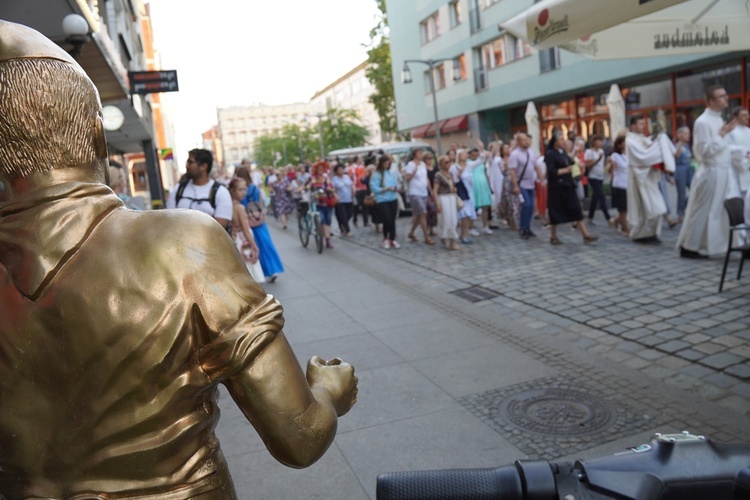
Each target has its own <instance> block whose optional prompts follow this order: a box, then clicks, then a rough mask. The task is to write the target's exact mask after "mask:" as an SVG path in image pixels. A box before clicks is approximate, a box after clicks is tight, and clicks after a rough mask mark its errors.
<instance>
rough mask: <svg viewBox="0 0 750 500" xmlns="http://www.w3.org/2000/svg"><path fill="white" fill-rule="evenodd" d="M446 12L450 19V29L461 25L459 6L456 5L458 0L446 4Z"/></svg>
mask: <svg viewBox="0 0 750 500" xmlns="http://www.w3.org/2000/svg"><path fill="white" fill-rule="evenodd" d="M448 12H449V13H450V18H451V28H455V27H456V26H458V25H459V24H461V4H459V3H458V0H453V1H452V2H451V3H449V4H448Z"/></svg>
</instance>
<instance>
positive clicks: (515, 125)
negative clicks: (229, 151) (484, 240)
mask: <svg viewBox="0 0 750 500" xmlns="http://www.w3.org/2000/svg"><path fill="white" fill-rule="evenodd" d="M533 3H534V1H533V0H502V1H501V0H420V1H418V2H402V1H400V0H387V9H388V20H389V24H390V31H391V56H392V65H393V68H392V70H393V77H394V87H395V89H394V90H395V95H396V107H397V113H398V123H399V129H400V130H403V131H409V132H411V133H412V135H413V136H415V137H421V138H423V140H427V141H428V142H429V141H430V140H432V141H433V143H434V137H435V135H436V134H435V130H434V129H435V127H434V125H433V121H434V115H433V110H434V108H433V105H432V94H431V93H430V91H429V88H430V87H429V80H428V78H430V76H432V77H433V78H434V82H435V88H436V91H435V97H436V99H437V110H438V115H439V126H440V127H441V132H442V134H443V141H442V142H443V146H444V147H445V146H447V145H448V144H449V143H450V142H454V141H455V142H459V143H464V144H467V145H468V144H470V143H473V142H474V140H475V139H476V138H482V139H483V140H485V141H486V140H492V139H494V138H499V139H504V140H507V139H508V138H509V137H510V136H511V135H512V134H513V133H514V132H515V131H517V130H523V129H525V127H526V124H525V118H524V115H525V112H526V106H527V103H528V102H529V101H532V102H534V103H535V104H536V107H537V109H538V111H539V117H540V122H541V130H542V137H541V138H537V140H545V139H547V138H548V137H549V136H550V133H551V131H552V129H553V128H558V129H561V130H563V131H565V132H570V131H572V132H574V133H576V134H577V135H581V136H583V137H588V136H589V135H591V134H592V133H603V134H605V135H611V134H612V132H617V131H611V130H610V129H609V115H608V110H607V106H606V102H605V98H606V95H607V93H608V92H609V87H610V85H611V84H612V83H617V84H618V85H619V86H620V88H621V90H622V93H623V96H624V98H625V101H626V109H627V112H628V113H629V114H630V113H635V112H642V113H644V114H646V115H647V116H648V117H649V119H650V122H651V124H652V125H655V124H657V123H658V124H659V126H660V127H661V128H664V129H666V131H667V132H669V133H672V132H673V131H674V130H675V129H676V127H679V126H681V125H683V124H685V125H692V122H693V121H694V120H695V118H697V116H698V115H699V114H700V113H701V112H702V111H703V109H704V104H703V98H702V94H703V90H704V88H705V86H707V85H709V84H711V83H721V84H723V85H724V86H725V87H726V89H727V92H728V93H729V95H730V107H731V106H734V105H739V104H744V105H747V104H748V102H749V101H750V82H749V81H748V64H749V62H748V59H749V58H748V55H750V51H748V52H732V53H717V54H700V55H690V56H672V57H659V58H643V59H632V60H617V61H594V60H590V59H587V58H585V57H583V56H581V55H578V54H574V53H572V52H568V51H565V50H562V49H557V48H554V49H548V50H543V51H537V50H535V49H532V48H531V47H529V46H528V45H527V44H526V43H524V42H523V41H522V40H519V39H517V38H515V37H514V36H513V35H511V34H510V33H506V32H504V31H503V30H501V29H500V28H499V25H500V23H502V22H503V21H506V20H508V19H510V18H511V17H513V16H514V15H516V14H518V13H519V12H522V11H524V10H525V9H527V8H528V7H530V6H531V5H533ZM623 43H627V41H626V40H625V41H623ZM442 58H445V59H447V61H446V62H445V63H444V64H443V65H442V66H438V67H436V68H435V69H434V71H433V74H432V75H430V74H429V72H428V71H427V66H426V65H424V64H421V63H410V64H409V69H410V70H411V73H412V75H413V82H412V83H410V84H404V83H402V82H401V78H400V76H401V71H402V69H403V67H404V61H406V60H420V61H424V60H428V59H442ZM454 60H455V61H456V67H457V68H458V69H459V74H458V75H455V79H454V71H453V69H454V64H453V61H454Z"/></svg>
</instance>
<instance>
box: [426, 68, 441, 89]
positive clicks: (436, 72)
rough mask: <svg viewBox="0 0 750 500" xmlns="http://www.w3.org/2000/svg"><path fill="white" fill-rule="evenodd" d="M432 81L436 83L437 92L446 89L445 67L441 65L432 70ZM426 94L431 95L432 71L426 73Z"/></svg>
mask: <svg viewBox="0 0 750 500" xmlns="http://www.w3.org/2000/svg"><path fill="white" fill-rule="evenodd" d="M432 81H433V82H435V91H436V92H437V91H438V90H442V89H444V88H445V65H443V64H440V65H438V66H435V67H434V68H433V69H432ZM424 86H425V94H429V93H430V71H429V70H428V71H425V72H424Z"/></svg>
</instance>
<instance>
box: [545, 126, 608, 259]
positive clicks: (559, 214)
mask: <svg viewBox="0 0 750 500" xmlns="http://www.w3.org/2000/svg"><path fill="white" fill-rule="evenodd" d="M565 142H566V139H565V135H564V134H563V133H562V132H555V133H554V135H553V136H552V138H551V139H550V140H549V143H548V144H547V151H546V152H545V154H544V163H545V165H546V166H547V175H548V180H549V182H548V183H547V189H548V191H547V193H548V197H547V201H548V205H547V210H548V212H549V223H550V240H549V241H550V243H551V244H552V245H560V244H561V243H562V241H561V240H560V238H559V237H558V235H557V226H558V225H559V224H564V223H566V222H577V223H578V229H579V230H580V231H581V236H582V237H583V242H584V243H585V244H589V243H592V242H594V241H596V240H597V239H598V238H597V237H596V236H592V235H590V234H589V232H588V229H587V228H586V224H584V222H583V212H581V204H580V203H579V202H578V196H576V186H575V182H574V181H573V164H574V161H573V159H572V158H571V157H570V156H568V154H567V152H566V151H565Z"/></svg>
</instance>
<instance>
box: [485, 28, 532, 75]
mask: <svg viewBox="0 0 750 500" xmlns="http://www.w3.org/2000/svg"><path fill="white" fill-rule="evenodd" d="M480 52H481V60H482V67H484V68H487V69H492V68H497V67H498V66H502V65H503V64H508V63H509V62H512V61H515V60H517V59H522V58H524V57H527V56H530V55H531V46H530V45H529V44H528V43H526V42H525V41H524V40H521V39H519V38H516V37H515V36H513V35H511V34H510V33H506V34H505V35H503V36H501V37H500V38H497V39H495V40H493V41H491V42H489V43H487V44H485V45H482V47H481V49H480Z"/></svg>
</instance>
